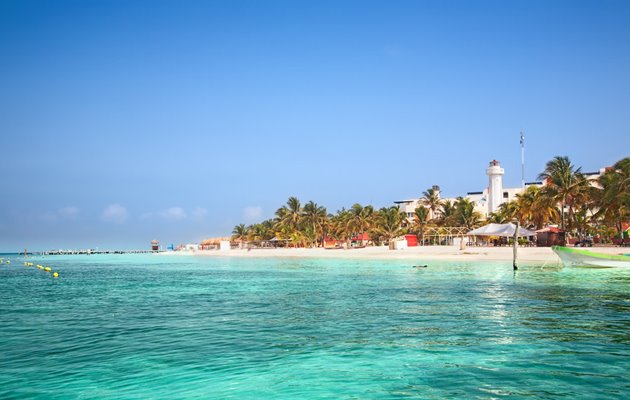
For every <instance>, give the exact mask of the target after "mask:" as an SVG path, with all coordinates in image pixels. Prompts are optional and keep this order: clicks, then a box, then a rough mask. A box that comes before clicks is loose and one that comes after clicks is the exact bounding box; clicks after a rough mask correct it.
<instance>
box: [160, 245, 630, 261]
mask: <svg viewBox="0 0 630 400" xmlns="http://www.w3.org/2000/svg"><path fill="white" fill-rule="evenodd" d="M589 249H590V250H593V251H597V252H599V253H607V254H625V253H629V252H630V250H629V249H627V248H621V247H596V248H589ZM160 254H164V255H181V256H199V257H251V258H256V257H287V258H288V257H296V258H347V259H352V258H354V259H381V260H386V259H390V260H396V259H401V260H418V261H423V260H443V261H486V260H487V261H506V262H512V248H511V247H466V248H465V249H464V250H460V248H459V246H418V247H409V248H406V249H402V250H389V249H388V248H387V247H385V246H379V247H365V248H359V249H349V250H345V249H334V250H327V249H322V248H276V249H252V250H247V249H233V250H223V251H221V250H203V251H201V250H200V251H176V252H167V253H160ZM518 261H519V262H528V263H559V258H558V257H557V256H556V255H555V254H554V253H553V251H552V250H551V248H550V247H519V249H518Z"/></svg>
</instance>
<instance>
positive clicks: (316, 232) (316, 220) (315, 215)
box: [303, 200, 328, 246]
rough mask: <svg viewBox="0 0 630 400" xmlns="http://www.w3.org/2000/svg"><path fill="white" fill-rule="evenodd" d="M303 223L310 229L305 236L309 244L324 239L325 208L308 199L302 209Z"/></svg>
mask: <svg viewBox="0 0 630 400" xmlns="http://www.w3.org/2000/svg"><path fill="white" fill-rule="evenodd" d="M303 218H304V223H305V224H306V226H308V230H309V231H310V233H309V235H307V237H308V238H309V242H310V244H311V245H315V244H316V243H317V242H318V240H322V246H323V240H324V227H325V225H326V220H327V218H328V216H327V214H326V208H324V207H321V206H319V205H317V203H315V202H314V201H312V200H311V201H309V202H308V203H306V204H305V205H304V209H303Z"/></svg>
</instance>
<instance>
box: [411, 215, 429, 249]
mask: <svg viewBox="0 0 630 400" xmlns="http://www.w3.org/2000/svg"><path fill="white" fill-rule="evenodd" d="M428 218H429V210H428V209H427V208H425V207H424V206H420V207H417V208H416V209H415V210H414V212H413V229H414V231H415V232H416V235H418V236H420V243H422V244H424V231H425V230H426V228H427V225H428V224H429V222H428V221H427V220H428Z"/></svg>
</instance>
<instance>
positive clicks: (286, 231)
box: [276, 197, 303, 237]
mask: <svg viewBox="0 0 630 400" xmlns="http://www.w3.org/2000/svg"><path fill="white" fill-rule="evenodd" d="M302 216H303V210H302V206H301V204H300V200H298V198H297V197H289V200H287V204H286V205H284V206H282V207H280V208H279V209H277V210H276V229H277V230H278V231H280V232H281V233H282V236H286V237H289V236H291V235H292V234H293V233H294V232H296V231H297V230H299V227H300V222H301V220H302Z"/></svg>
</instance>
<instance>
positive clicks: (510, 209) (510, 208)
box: [488, 201, 518, 224]
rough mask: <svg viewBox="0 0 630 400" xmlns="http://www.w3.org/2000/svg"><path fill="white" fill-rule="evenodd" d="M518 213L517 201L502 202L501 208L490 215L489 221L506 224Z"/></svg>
mask: <svg viewBox="0 0 630 400" xmlns="http://www.w3.org/2000/svg"><path fill="white" fill-rule="evenodd" d="M517 214H518V205H517V203H516V202H515V201H508V202H505V203H501V204H500V205H499V208H497V210H496V211H495V212H493V213H490V215H489V216H488V222H494V223H496V224H505V223H507V222H510V221H512V220H513V219H514V218H516V215H517Z"/></svg>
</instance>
